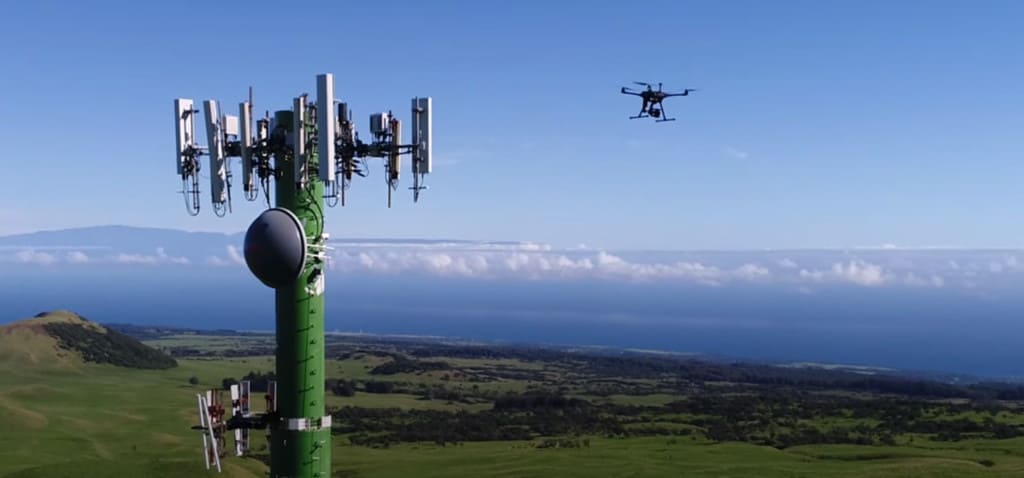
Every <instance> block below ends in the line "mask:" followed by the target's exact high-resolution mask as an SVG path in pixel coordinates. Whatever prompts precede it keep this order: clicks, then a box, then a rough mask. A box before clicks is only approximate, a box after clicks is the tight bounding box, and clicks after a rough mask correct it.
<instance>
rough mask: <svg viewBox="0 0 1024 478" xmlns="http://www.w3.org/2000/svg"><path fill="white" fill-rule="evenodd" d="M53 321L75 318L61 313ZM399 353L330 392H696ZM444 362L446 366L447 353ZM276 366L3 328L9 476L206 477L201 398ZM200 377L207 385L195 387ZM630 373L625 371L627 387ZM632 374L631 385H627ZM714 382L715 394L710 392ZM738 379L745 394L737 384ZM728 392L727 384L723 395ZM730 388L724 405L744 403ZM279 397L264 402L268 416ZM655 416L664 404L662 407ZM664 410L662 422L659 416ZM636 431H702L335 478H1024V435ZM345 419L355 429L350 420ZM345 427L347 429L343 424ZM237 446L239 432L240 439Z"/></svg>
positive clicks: (835, 420)
mask: <svg viewBox="0 0 1024 478" xmlns="http://www.w3.org/2000/svg"><path fill="white" fill-rule="evenodd" d="M46 320H69V319H68V318H67V317H64V316H59V315H55V316H53V317H50V318H47V319H46ZM149 343H150V344H151V345H159V346H165V347H190V348H196V349H201V350H204V351H222V350H226V349H232V348H234V347H242V348H244V347H246V346H253V345H259V346H265V345H266V343H267V339H266V338H250V337H239V338H236V337H222V336H201V335H180V336H169V337H166V338H163V339H160V340H155V341H151V342H149ZM388 360H389V359H388V358H386V357H384V356H381V355H374V354H362V353H357V354H354V355H353V356H352V357H350V358H348V359H346V360H330V361H328V363H327V370H328V377H329V378H338V379H345V380H386V381H392V382H395V383H398V384H404V385H403V386H405V387H412V389H411V391H410V390H404V391H399V393H388V394H373V393H366V392H365V391H359V392H357V393H356V394H355V395H354V396H351V397H342V396H334V395H329V396H328V397H327V405H328V407H329V408H335V409H336V408H340V407H345V406H351V407H359V408H399V409H403V410H440V411H459V410H462V411H469V412H475V411H484V410H489V409H490V408H491V407H492V406H493V405H492V403H491V402H486V401H485V402H480V401H479V400H476V401H468V402H460V401H447V400H426V399H424V398H423V397H422V396H420V395H417V394H416V393H417V392H416V390H417V387H428V388H429V387H436V386H442V385H443V386H444V387H445V388H447V389H449V390H461V391H466V390H473V391H474V393H478V392H489V393H505V392H522V391H525V390H527V389H529V388H530V387H531V386H535V385H537V382H536V381H535V380H534V379H529V378H522V379H517V378H509V377H514V375H511V376H508V375H503V374H505V373H507V372H509V371H520V372H530V373H537V372H543V373H544V377H545V378H544V379H543V381H544V382H546V383H544V385H546V386H551V385H552V384H554V385H556V386H558V387H562V388H564V389H565V390H568V391H569V392H568V395H569V396H573V397H578V398H583V399H586V400H588V401H590V402H591V403H593V404H595V405H597V404H607V405H609V406H616V405H623V406H643V407H655V408H657V407H662V406H665V405H666V404H669V403H671V402H674V401H677V400H680V399H683V398H684V396H683V395H680V394H679V393H680V392H678V391H677V392H676V393H655V392H652V393H648V394H646V395H642V394H641V395H624V394H621V393H613V394H608V395H606V396H599V395H588V394H586V393H575V392H576V391H580V392H582V390H583V387H581V385H580V383H581V380H586V379H587V377H585V376H583V375H580V374H579V373H578V372H577V371H574V370H573V369H572V366H571V365H567V364H564V363H543V362H537V361H522V360H515V359H464V358H463V359H455V358H444V357H440V358H437V360H444V361H445V362H447V363H448V364H449V365H450V366H452V369H451V370H440V371H429V372H419V373H398V374H393V375H384V376H382V375H373V374H371V373H370V371H371V370H372V369H373V367H375V366H377V365H380V364H382V363H384V362H387V361H388ZM431 360H434V359H431ZM273 369H274V362H273V358H272V357H244V358H222V357H217V358H211V357H204V358H191V359H179V360H178V366H177V367H175V368H172V369H166V370H138V369H128V368H119V367H114V366H110V365H96V364H85V363H82V362H81V360H80V359H76V358H75V356H74V354H68V353H65V352H62V351H60V350H57V349H55V342H54V340H52V339H51V338H49V337H47V336H45V335H40V334H38V333H36V332H33V331H32V330H29V329H28V328H25V327H22V328H21V329H19V330H17V331H15V332H11V330H10V329H7V330H6V331H3V332H0V424H2V427H0V477H3V478H14V477H24V478H29V477H33V478H34V477H64V476H69V477H85V478H101V477H117V478H127V477H145V478H162V477H178V476H204V475H205V474H210V473H212V472H209V471H207V470H205V467H204V466H203V458H202V452H201V437H200V434H199V432H198V431H194V430H191V428H190V427H191V426H192V425H194V424H196V423H197V421H198V418H197V414H196V401H195V396H196V394H197V393H200V392H203V391H205V390H207V389H208V388H216V387H219V386H220V385H221V382H222V380H223V379H224V378H236V379H237V378H240V377H242V376H243V375H245V374H247V373H248V372H250V371H255V372H266V371H272V370H273ZM191 377H196V378H197V379H198V380H199V384H198V385H191V384H189V379H190V378H191ZM612 378H613V379H614V377H612ZM616 380H617V379H616ZM618 381H619V382H621V383H622V384H626V387H627V389H628V387H632V386H633V385H637V386H646V387H651V386H657V382H656V381H653V380H647V379H626V378H623V379H622V380H618ZM705 385H706V386H707V384H705ZM722 385H732V384H728V383H722ZM718 388H720V387H712V389H713V390H715V389H718ZM730 394H731V392H730V393H727V394H725V395H722V397H724V396H726V395H730ZM262 406H263V401H262V400H259V399H254V400H253V409H254V411H257V412H258V411H261V408H262ZM646 410H650V409H646ZM652 413H653V414H652ZM635 418H637V419H638V420H634V421H632V422H630V423H627V424H626V425H625V427H626V428H627V429H636V428H638V427H645V426H655V427H661V428H662V429H665V430H676V431H678V430H686V431H687V432H688V433H690V434H689V435H684V436H647V437H630V438H613V437H605V436H601V437H599V436H584V437H573V438H572V439H573V440H574V441H573V443H579V444H580V445H581V446H579V447H570V448H564V447H563V448H559V447H542V446H538V445H540V444H542V443H544V441H545V440H544V439H543V438H534V439H533V440H524V441H489V442H487V441H485V442H473V441H463V442H459V443H457V444H448V445H447V446H442V445H438V444H436V443H427V442H402V443H396V444H391V445H388V446H381V447H370V446H354V445H351V444H349V440H348V437H349V436H348V435H335V436H334V438H333V448H334V450H333V458H334V463H333V469H334V476H339V477H359V478H372V477H378V478H387V477H408V476H416V477H456V478H458V477H473V478H489V477H495V478H496V477H524V478H529V477H567V478H572V477H588V478H589V477H620V476H621V477H666V476H685V477H723V478H724V477H765V478H772V477H780V478H782V477H785V478H795V477H808V478H810V477H814V478H818V477H822V478H828V477H850V478H853V477H857V478H860V477H879V478H886V477H893V478H896V477H900V478H903V477H935V478H940V477H950V478H954V477H956V478H962V477H963V478H970V477H1016V476H1024V437H1022V438H1012V439H1003V440H996V439H966V440H960V441H955V442H942V441H934V440H931V439H930V437H929V436H926V435H916V434H909V433H907V434H901V435H898V436H896V437H895V443H896V445H895V446H857V445H804V446H793V447H789V448H785V449H783V450H779V449H776V448H773V447H768V446H758V445H753V444H749V443H735V442H724V443H716V442H712V441H709V440H708V439H707V438H705V436H704V435H705V434H704V433H702V432H701V430H700V429H699V427H697V426H695V425H692V424H690V423H687V421H686V420H682V421H681V420H680V419H693V418H696V417H694V416H692V415H686V414H682V413H665V412H658V413H655V412H643V413H641V414H639V415H636V416H635ZM958 418H962V419H968V420H972V421H982V420H985V419H996V420H998V421H1000V422H1003V423H1009V424H1019V423H1024V415H1022V414H1020V413H1017V409H1015V408H1011V409H1006V410H1002V411H999V412H998V413H991V414H983V413H981V412H979V411H974V410H972V411H967V412H962V413H957V414H947V415H941V416H934V417H931V418H930V419H934V420H937V421H942V420H953V419H958ZM875 423H876V422H875V421H872V420H871V419H855V418H851V417H846V416H845V415H843V414H842V413H839V414H836V415H834V416H830V417H824V418H818V419H815V420H813V425H814V426H817V427H820V428H822V429H828V428H832V427H853V426H855V425H859V424H861V425H869V426H873V425H874V424H875ZM337 425H341V424H340V423H339V424H337ZM337 425H336V426H337ZM264 437H265V435H264V434H263V433H262V432H256V433H253V434H252V440H251V443H252V451H253V452H255V453H262V452H265V450H266V441H265V439H264ZM232 442H233V440H232V439H231V438H230V437H229V438H228V445H229V446H231V443H232ZM223 466H224V475H223V476H227V477H263V476H266V473H267V471H268V470H267V467H266V465H264V464H263V463H262V462H261V461H259V460H257V459H255V458H252V457H234V456H228V457H227V458H226V459H225V460H224V461H223Z"/></svg>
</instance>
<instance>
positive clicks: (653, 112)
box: [622, 81, 697, 123]
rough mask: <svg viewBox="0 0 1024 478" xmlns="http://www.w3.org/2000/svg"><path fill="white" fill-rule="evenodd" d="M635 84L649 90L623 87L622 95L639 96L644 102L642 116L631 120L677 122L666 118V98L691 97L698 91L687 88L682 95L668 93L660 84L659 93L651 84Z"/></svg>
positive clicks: (632, 117) (638, 82) (637, 82)
mask: <svg viewBox="0 0 1024 478" xmlns="http://www.w3.org/2000/svg"><path fill="white" fill-rule="evenodd" d="M633 83H636V84H638V85H640V86H646V87H647V89H646V90H643V91H634V90H632V89H630V88H629V87H626V86H623V87H622V94H624V95H633V96H639V97H640V98H642V99H643V101H644V103H643V105H642V106H641V107H640V114H638V115H636V116H630V117H629V119H638V118H647V117H648V116H649V117H651V118H655V121H657V122H659V123H660V122H663V121H675V120H676V119H675V118H669V117H668V116H666V113H665V106H664V105H663V104H662V101H665V98H669V97H672V96H689V94H690V92H691V91H697V90H696V89H694V88H687V89H685V90H683V92H682V93H667V92H664V91H662V90H661V83H658V89H657V91H655V89H654V87H653V86H651V84H650V83H643V82H640V81H634V82H633Z"/></svg>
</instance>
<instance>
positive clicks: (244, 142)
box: [238, 101, 255, 197]
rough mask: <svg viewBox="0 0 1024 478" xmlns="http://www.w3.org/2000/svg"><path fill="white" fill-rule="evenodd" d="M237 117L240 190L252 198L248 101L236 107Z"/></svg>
mask: <svg viewBox="0 0 1024 478" xmlns="http://www.w3.org/2000/svg"><path fill="white" fill-rule="evenodd" d="M238 117H239V123H240V124H239V128H240V129H241V131H239V133H238V140H239V142H240V144H239V153H241V156H242V190H243V191H245V192H246V194H247V195H250V197H253V196H252V193H251V191H252V190H253V187H254V186H255V182H254V181H253V176H252V170H253V164H252V108H251V107H250V106H249V102H248V101H243V102H242V103H239V105H238Z"/></svg>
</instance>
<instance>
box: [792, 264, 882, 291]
mask: <svg viewBox="0 0 1024 478" xmlns="http://www.w3.org/2000/svg"><path fill="white" fill-rule="evenodd" d="M800 277H801V278H804V279H808V280H812V281H816V282H823V281H837V282H850V283H854V284H857V285H862V286H877V285H881V284H883V283H885V282H886V281H887V280H888V278H887V276H886V273H885V271H884V269H883V268H882V266H879V265H876V264H871V263H868V262H865V261H862V260H860V259H854V260H851V261H849V262H846V263H842V262H837V263H834V264H832V268H831V269H828V270H806V269H801V270H800Z"/></svg>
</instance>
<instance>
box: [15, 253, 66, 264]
mask: <svg viewBox="0 0 1024 478" xmlns="http://www.w3.org/2000/svg"><path fill="white" fill-rule="evenodd" d="M14 260H15V262H20V263H22V264H39V265H43V266H48V265H51V264H54V263H56V262H57V256H55V255H53V254H50V253H49V252H42V251H36V250H33V249H25V250H21V251H18V252H16V253H15V254H14Z"/></svg>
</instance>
